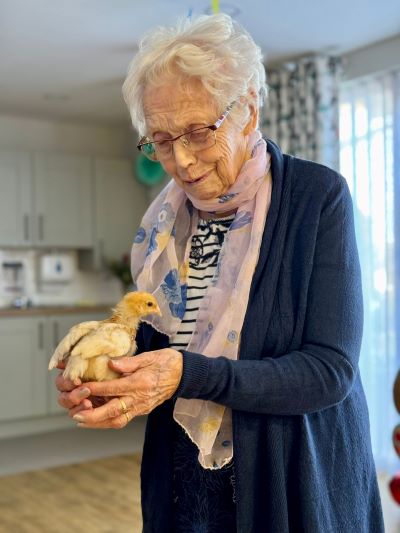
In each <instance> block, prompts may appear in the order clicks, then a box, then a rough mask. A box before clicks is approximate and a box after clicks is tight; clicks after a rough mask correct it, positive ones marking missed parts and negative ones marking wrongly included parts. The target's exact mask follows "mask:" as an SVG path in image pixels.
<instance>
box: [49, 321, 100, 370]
mask: <svg viewBox="0 0 400 533" xmlns="http://www.w3.org/2000/svg"><path fill="white" fill-rule="evenodd" d="M99 325H100V322H99V321H98V320H91V321H89V322H81V323H80V324H76V326H73V327H72V328H71V329H70V330H69V332H68V333H67V334H66V335H65V337H64V338H63V339H62V340H61V341H60V343H59V344H58V346H57V348H56V349H55V351H54V354H53V355H52V357H51V359H50V362H49V370H51V369H52V368H55V367H56V366H57V364H58V363H59V362H60V361H63V360H64V359H66V358H67V357H68V356H69V355H70V353H71V350H72V348H73V347H74V346H75V344H76V343H77V342H78V341H79V340H80V339H82V337H85V335H87V334H88V333H89V332H90V331H93V330H95V329H96V328H98V327H99Z"/></svg>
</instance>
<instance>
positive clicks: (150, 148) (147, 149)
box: [140, 143, 157, 161]
mask: <svg viewBox="0 0 400 533" xmlns="http://www.w3.org/2000/svg"><path fill="white" fill-rule="evenodd" d="M140 150H141V151H142V152H143V155H145V156H146V157H147V158H148V159H151V160H152V161H157V155H156V151H155V149H154V144H153V143H146V144H142V146H141V147H140Z"/></svg>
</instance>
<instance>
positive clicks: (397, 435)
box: [393, 424, 400, 457]
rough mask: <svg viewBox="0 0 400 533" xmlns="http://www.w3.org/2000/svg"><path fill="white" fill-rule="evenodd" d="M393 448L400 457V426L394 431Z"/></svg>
mask: <svg viewBox="0 0 400 533" xmlns="http://www.w3.org/2000/svg"><path fill="white" fill-rule="evenodd" d="M393 446H394V449H395V450H396V453H397V455H398V456H399V457H400V424H398V425H397V426H396V427H395V428H394V430H393Z"/></svg>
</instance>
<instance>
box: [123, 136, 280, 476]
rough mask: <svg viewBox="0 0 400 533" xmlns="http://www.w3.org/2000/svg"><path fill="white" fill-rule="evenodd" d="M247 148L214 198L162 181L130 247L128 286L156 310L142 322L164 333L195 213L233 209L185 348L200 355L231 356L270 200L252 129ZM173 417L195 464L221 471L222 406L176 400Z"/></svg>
mask: <svg viewBox="0 0 400 533" xmlns="http://www.w3.org/2000/svg"><path fill="white" fill-rule="evenodd" d="M249 149H250V150H251V156H250V159H249V160H247V161H246V162H245V163H244V165H243V166H242V168H241V170H240V173H239V175H238V177H237V179H236V181H235V183H234V184H233V185H232V186H231V187H230V189H229V190H228V191H227V192H226V194H224V195H223V196H220V197H218V198H216V199H212V200H198V199H196V198H192V197H191V196H190V195H188V194H186V193H185V192H184V191H183V190H182V189H181V188H180V187H178V186H177V185H176V184H175V182H174V181H170V182H169V183H168V185H167V186H166V187H165V188H164V189H163V191H161V193H160V194H159V195H158V196H157V198H156V199H155V200H154V202H153V203H152V204H151V205H150V207H149V208H148V210H147V212H146V214H145V215H144V217H143V220H142V223H141V226H140V228H139V230H138V232H137V234H136V237H135V240H134V244H133V247H132V263H131V264H132V278H133V280H134V282H135V285H136V288H137V290H140V291H147V292H151V293H153V294H154V296H155V297H156V298H157V301H158V303H159V306H160V309H161V313H162V316H161V317H160V316H156V315H155V316H154V317H151V318H150V319H149V320H147V322H149V323H150V324H151V325H152V326H153V327H154V328H155V329H157V330H158V331H160V332H162V333H164V334H166V335H168V336H172V335H174V334H175V333H176V332H177V331H178V328H179V326H180V323H181V320H182V318H183V315H184V313H185V308H186V292H187V283H188V273H189V253H190V246H191V241H192V236H193V235H194V233H195V231H196V229H197V223H198V210H202V211H207V212H212V213H224V212H227V211H231V210H234V209H237V211H236V214H235V218H234V220H233V222H232V224H231V226H230V228H229V231H228V232H227V233H226V235H225V240H224V242H223V245H222V248H221V251H220V254H219V259H218V264H217V268H216V272H215V275H214V278H213V279H212V280H211V284H210V286H209V287H208V288H207V291H206V293H205V295H204V297H203V299H202V301H201V304H200V308H199V311H198V315H197V320H196V323H195V326H194V330H193V335H192V337H191V339H190V341H189V344H188V347H187V350H188V351H191V352H196V353H200V354H203V355H205V356H207V357H217V356H221V355H222V356H225V357H227V358H229V359H237V358H238V353H239V342H240V332H241V329H242V326H243V321H244V317H245V313H246V309H247V304H248V299H249V292H250V285H251V281H252V278H253V274H254V271H255V268H256V265H257V262H258V256H259V251H260V246H261V240H262V236H263V232H264V224H265V220H266V217H267V214H268V210H269V206H270V203H271V191H272V177H271V173H270V171H269V169H270V155H269V154H268V153H267V151H266V143H265V141H264V140H263V139H262V138H261V134H260V132H259V131H256V132H254V133H252V134H251V135H250V137H249ZM193 206H194V207H193ZM174 419H175V420H176V421H177V422H178V423H179V424H180V425H181V426H182V427H183V428H184V429H185V431H186V433H187V434H188V435H189V437H190V438H191V440H192V441H193V442H194V443H195V444H196V445H197V447H198V448H199V462H200V464H201V465H202V466H203V468H209V469H214V468H222V467H223V466H224V465H225V464H227V463H228V462H229V461H230V460H231V459H232V457H233V444H232V412H231V409H230V408H227V407H224V406H223V405H219V404H216V403H214V402H211V401H206V400H198V399H191V400H187V399H184V398H178V399H177V401H176V403H175V408H174Z"/></svg>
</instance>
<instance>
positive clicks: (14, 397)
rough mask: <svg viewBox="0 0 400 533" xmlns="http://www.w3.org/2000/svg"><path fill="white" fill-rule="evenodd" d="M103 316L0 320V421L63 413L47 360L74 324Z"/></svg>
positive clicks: (61, 316) (82, 314) (95, 313)
mask: <svg viewBox="0 0 400 533" xmlns="http://www.w3.org/2000/svg"><path fill="white" fill-rule="evenodd" d="M106 314H107V313H99V312H95V311H94V312H93V313H76V314H75V313H74V314H64V315H63V314H60V315H57V314H54V315H50V316H45V315H43V316H33V317H13V318H1V319H0V367H1V372H0V398H1V401H0V422H8V421H17V420H22V419H25V420H26V419H31V418H33V417H46V416H48V415H53V414H57V413H65V409H62V408H61V407H60V406H59V405H58V403H57V391H56V388H55V384H54V380H55V378H56V375H57V373H56V371H55V370H54V371H52V372H49V371H48V369H47V367H48V363H49V360H50V357H51V355H52V353H53V351H54V349H55V347H56V346H57V344H58V342H59V341H60V340H61V339H62V337H63V336H64V335H65V334H66V333H67V332H68V330H69V329H70V328H71V327H72V326H73V325H74V324H77V323H79V322H84V321H87V320H102V319H104V318H105V317H106ZM0 435H1V425H0Z"/></svg>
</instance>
